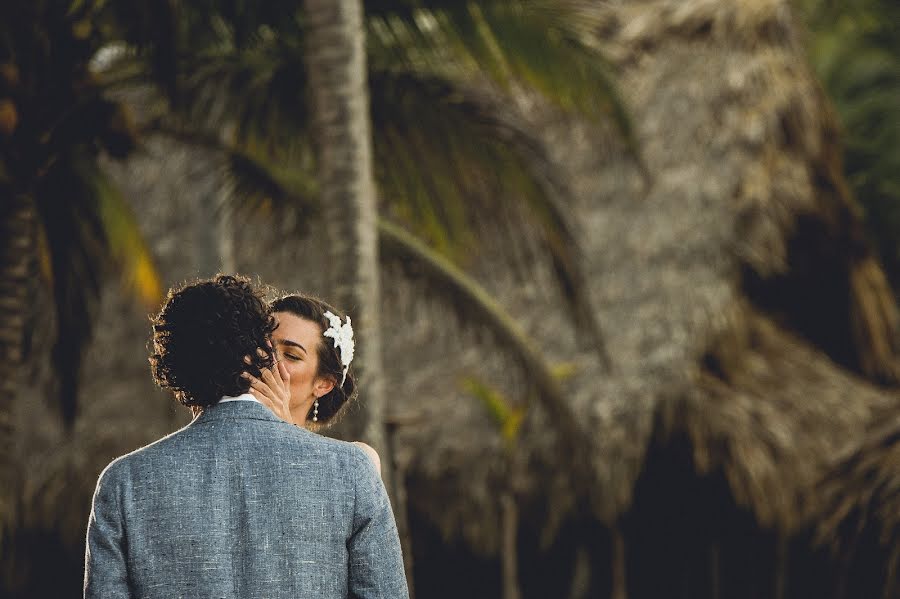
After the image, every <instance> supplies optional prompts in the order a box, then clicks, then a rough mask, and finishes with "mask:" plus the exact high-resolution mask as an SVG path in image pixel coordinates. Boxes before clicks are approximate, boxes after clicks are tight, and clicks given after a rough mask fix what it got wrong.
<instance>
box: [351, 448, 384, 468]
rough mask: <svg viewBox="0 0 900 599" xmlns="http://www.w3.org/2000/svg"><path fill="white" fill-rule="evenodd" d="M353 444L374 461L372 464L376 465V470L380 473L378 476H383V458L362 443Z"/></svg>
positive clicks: (373, 449)
mask: <svg viewBox="0 0 900 599" xmlns="http://www.w3.org/2000/svg"><path fill="white" fill-rule="evenodd" d="M353 444H354V445H356V446H357V447H359V448H360V449H362V450H363V451H364V452H366V455H367V456H368V457H369V459H370V460H372V463H373V464H375V469H376V470H377V471H378V474H381V457H380V456H379V455H378V452H377V451H375V448H374V447H372V446H371V445H367V444H366V443H363V442H362V441H353Z"/></svg>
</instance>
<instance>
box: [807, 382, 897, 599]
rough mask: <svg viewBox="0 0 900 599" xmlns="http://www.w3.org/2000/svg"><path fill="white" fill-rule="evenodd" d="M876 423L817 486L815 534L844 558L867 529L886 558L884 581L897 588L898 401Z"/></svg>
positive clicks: (868, 557)
mask: <svg viewBox="0 0 900 599" xmlns="http://www.w3.org/2000/svg"><path fill="white" fill-rule="evenodd" d="M876 422H878V426H874V427H873V429H872V430H871V432H870V433H869V434H868V435H867V436H866V437H865V439H864V440H863V441H862V442H861V443H856V444H854V446H853V447H852V448H851V449H850V450H849V451H846V452H845V453H844V455H843V456H842V457H841V459H839V460H838V461H837V462H836V463H835V465H834V466H833V468H831V469H830V470H829V472H828V473H827V475H826V476H825V477H824V479H823V481H822V483H821V484H820V486H819V488H818V491H819V493H820V494H821V501H820V507H819V509H818V511H817V513H816V517H817V520H818V525H817V527H816V533H817V538H818V540H819V541H820V542H828V543H829V544H830V545H831V548H832V549H833V550H834V551H836V552H838V553H843V554H847V553H852V551H853V549H854V547H855V546H856V545H857V543H858V537H859V535H860V534H861V532H862V531H863V529H865V528H870V529H871V530H873V531H874V532H875V533H876V534H875V538H876V539H877V543H878V545H880V548H881V551H882V552H883V553H882V554H883V556H884V557H885V564H886V569H887V571H886V576H887V579H886V580H887V581H888V582H889V583H890V582H891V581H892V582H893V584H894V585H896V586H895V588H900V400H898V399H897V398H895V399H894V402H893V404H892V405H891V406H890V409H889V410H887V411H885V412H884V414H882V415H880V417H879V418H877V419H876ZM871 558H872V554H871V553H870V554H867V558H866V559H871Z"/></svg>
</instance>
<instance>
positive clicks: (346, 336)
mask: <svg viewBox="0 0 900 599" xmlns="http://www.w3.org/2000/svg"><path fill="white" fill-rule="evenodd" d="M325 318H327V319H328V330H326V331H325V336H326V337H331V338H332V339H334V347H335V348H336V349H338V350H340V352H341V364H343V366H344V376H343V378H341V386H342V387H343V385H344V381H345V380H347V371H348V370H349V369H350V362H352V361H353V349H354V347H356V344H355V342H354V341H353V327H352V326H351V325H350V317H349V316H348V317H347V322H346V323H341V317H340V316H335V315H334V314H332V313H331V311H330V310H329V311H328V312H325Z"/></svg>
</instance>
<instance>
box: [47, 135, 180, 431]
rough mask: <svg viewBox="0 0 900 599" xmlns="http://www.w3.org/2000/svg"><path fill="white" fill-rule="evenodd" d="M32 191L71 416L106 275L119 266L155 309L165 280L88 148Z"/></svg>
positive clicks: (64, 400)
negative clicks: (39, 227) (53, 303)
mask: <svg viewBox="0 0 900 599" xmlns="http://www.w3.org/2000/svg"><path fill="white" fill-rule="evenodd" d="M35 198H36V204H37V207H38V213H39V216H40V223H41V228H42V238H43V239H44V240H45V246H44V250H45V251H46V255H45V257H44V261H45V262H46V264H47V265H48V266H49V269H48V270H47V271H45V272H46V273H47V274H49V281H48V282H49V284H50V286H51V288H52V290H53V296H54V300H55V306H56V327H57V335H56V342H55V345H54V349H53V359H54V362H55V371H56V373H57V374H58V376H59V381H60V393H61V398H60V401H61V403H60V405H61V407H62V411H63V415H64V416H65V418H66V420H67V421H69V422H71V420H72V418H73V417H74V414H75V410H76V408H77V403H76V398H77V392H78V376H79V371H80V367H81V359H82V354H83V350H84V347H85V346H86V345H87V343H88V341H89V340H90V338H91V333H92V329H93V322H94V317H95V309H96V303H97V300H98V299H99V296H100V292H101V289H102V283H103V281H104V280H105V279H106V278H107V277H108V276H109V275H110V274H111V273H112V272H116V271H118V272H120V273H122V277H123V281H124V282H125V283H126V285H127V286H128V287H129V289H130V290H131V291H132V292H133V293H134V294H135V295H137V296H138V297H140V298H141V299H142V300H143V301H144V302H145V304H146V305H147V306H148V308H150V309H152V308H155V307H156V306H158V305H159V302H160V301H161V299H162V282H161V280H160V277H159V273H158V271H157V269H156V267H155V264H154V261H153V258H152V256H151V254H150V251H149V249H148V248H147V246H146V245H145V243H144V241H143V236H142V235H141V232H140V230H139V227H138V225H137V222H136V221H135V219H134V216H133V214H132V213H131V210H130V208H129V207H128V206H127V205H126V204H125V203H124V201H123V199H122V198H121V196H120V195H119V194H118V193H117V191H116V190H115V188H114V187H113V186H112V185H111V184H110V183H109V182H108V181H107V179H106V178H105V177H104V175H103V174H102V172H101V171H100V169H99V167H98V166H97V164H96V161H95V160H94V159H93V158H92V156H91V155H90V154H88V153H86V152H83V151H82V152H79V151H77V150H75V151H73V152H72V153H71V154H67V155H65V156H63V157H61V158H60V159H59V160H57V161H56V162H55V163H54V165H53V167H52V168H51V169H50V170H49V171H48V172H47V174H46V175H45V176H44V177H43V178H42V180H41V181H40V184H39V185H38V187H37V189H36V192H35Z"/></svg>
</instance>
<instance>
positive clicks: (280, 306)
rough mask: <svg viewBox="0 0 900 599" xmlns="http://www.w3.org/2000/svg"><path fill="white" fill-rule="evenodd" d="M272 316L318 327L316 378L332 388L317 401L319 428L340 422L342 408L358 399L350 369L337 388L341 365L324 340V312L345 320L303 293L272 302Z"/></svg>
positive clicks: (329, 306) (325, 339) (339, 357)
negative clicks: (290, 316)
mask: <svg viewBox="0 0 900 599" xmlns="http://www.w3.org/2000/svg"><path fill="white" fill-rule="evenodd" d="M269 305H270V307H271V308H272V312H287V313H289V314H293V315H294V316H296V317H298V318H302V319H304V320H309V321H310V322H314V323H316V324H318V325H319V327H320V328H321V330H322V333H323V336H322V337H321V338H320V339H319V345H318V348H317V350H316V353H317V354H318V356H319V369H318V372H316V376H317V377H329V378H331V379H333V380H334V388H333V389H332V390H331V391H329V392H328V393H327V394H325V395H323V396H322V397H320V398H319V413H318V418H319V422H320V423H322V424H334V423H335V422H337V421H338V420H339V419H340V416H341V415H342V414H343V413H344V408H345V407H346V406H347V405H349V404H350V402H352V401H353V400H354V399H356V397H357V395H358V390H357V388H356V379H355V378H354V376H353V365H352V364H351V366H350V369H349V370H348V371H347V378H346V379H345V380H344V384H343V385H341V384H340V381H341V377H342V376H344V367H343V365H342V364H341V356H340V354H339V352H338V349H337V348H336V347H334V344H333V343H330V341H331V340H330V339H328V338H327V337H325V336H324V333H325V331H326V330H328V326H329V323H328V319H327V318H325V312H329V311H330V312H331V313H332V314H334V315H336V316H340V317H341V320H342V321H345V320H346V315H345V314H344V313H343V312H341V311H340V310H338V309H337V308H335V307H334V306H331V305H330V304H328V303H326V302H324V301H322V300H321V299H319V298H317V297H314V296H311V295H306V294H303V293H295V294H291V295H285V296H283V297H280V298H278V299H275V300H273V301H272V303H271V304H269ZM306 419H307V420H312V412H311V411H310V413H309V414H307V415H306Z"/></svg>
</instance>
